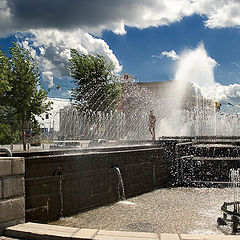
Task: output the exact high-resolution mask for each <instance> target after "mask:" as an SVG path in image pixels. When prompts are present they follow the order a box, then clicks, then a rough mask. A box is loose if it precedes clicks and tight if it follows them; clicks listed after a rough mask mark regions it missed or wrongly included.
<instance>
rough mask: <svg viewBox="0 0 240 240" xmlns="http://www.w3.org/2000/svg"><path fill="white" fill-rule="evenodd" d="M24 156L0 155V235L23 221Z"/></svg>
mask: <svg viewBox="0 0 240 240" xmlns="http://www.w3.org/2000/svg"><path fill="white" fill-rule="evenodd" d="M24 173H25V167H24V158H20V157H14V158H10V157H9V158H8V157H0V235H1V233H2V231H3V229H4V228H6V227H8V226H12V225H15V224H18V223H23V222H25V186H24V185H25V184H24Z"/></svg>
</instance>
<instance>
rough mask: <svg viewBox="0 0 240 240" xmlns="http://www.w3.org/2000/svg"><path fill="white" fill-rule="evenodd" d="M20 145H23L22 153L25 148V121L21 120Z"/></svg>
mask: <svg viewBox="0 0 240 240" xmlns="http://www.w3.org/2000/svg"><path fill="white" fill-rule="evenodd" d="M22 144H23V151H26V150H27V146H26V135H25V121H24V120H22Z"/></svg>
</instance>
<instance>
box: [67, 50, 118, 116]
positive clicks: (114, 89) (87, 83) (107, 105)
mask: <svg viewBox="0 0 240 240" xmlns="http://www.w3.org/2000/svg"><path fill="white" fill-rule="evenodd" d="M70 63H71V65H70V67H69V72H70V76H71V77H73V78H74V83H75V84H76V88H75V89H73V90H72V98H73V100H75V101H74V102H75V103H76V105H77V107H78V108H79V109H80V110H83V111H84V110H92V111H104V112H108V111H110V110H112V109H115V106H116V104H117V103H118V100H119V96H120V84H119V83H118V82H117V77H116V76H115V75H114V74H113V70H114V66H113V64H112V63H108V62H107V60H106V59H105V58H104V57H103V56H101V55H97V56H93V55H85V54H80V53H79V52H78V51H77V50H75V49H71V58H70Z"/></svg>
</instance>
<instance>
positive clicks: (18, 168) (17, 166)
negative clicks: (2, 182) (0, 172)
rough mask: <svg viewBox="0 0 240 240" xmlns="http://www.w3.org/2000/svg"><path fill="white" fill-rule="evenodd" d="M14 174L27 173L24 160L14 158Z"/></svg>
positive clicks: (12, 162) (12, 164)
mask: <svg viewBox="0 0 240 240" xmlns="http://www.w3.org/2000/svg"><path fill="white" fill-rule="evenodd" d="M11 166H12V174H13V175H14V174H24V173H25V164H24V158H13V159H12V160H11Z"/></svg>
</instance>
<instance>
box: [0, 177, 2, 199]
mask: <svg viewBox="0 0 240 240" xmlns="http://www.w3.org/2000/svg"><path fill="white" fill-rule="evenodd" d="M2 190H3V189H2V180H0V199H1V198H2V197H3V192H2Z"/></svg>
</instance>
